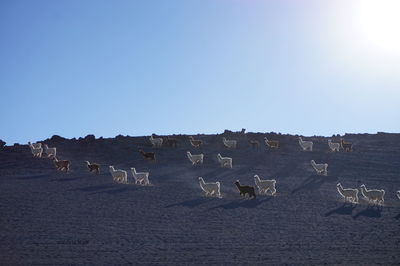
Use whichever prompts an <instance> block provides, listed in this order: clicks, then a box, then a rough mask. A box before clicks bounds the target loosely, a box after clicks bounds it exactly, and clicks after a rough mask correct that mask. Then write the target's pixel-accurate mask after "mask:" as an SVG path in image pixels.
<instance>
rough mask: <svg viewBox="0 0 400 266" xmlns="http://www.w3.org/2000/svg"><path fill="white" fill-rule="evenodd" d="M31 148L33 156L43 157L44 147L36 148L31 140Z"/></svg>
mask: <svg viewBox="0 0 400 266" xmlns="http://www.w3.org/2000/svg"><path fill="white" fill-rule="evenodd" d="M29 148H31V152H32V154H33V157H39V158H40V157H42V153H43V148H42V147H40V148H35V147H34V146H33V145H32V143H30V142H29Z"/></svg>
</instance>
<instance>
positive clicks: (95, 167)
mask: <svg viewBox="0 0 400 266" xmlns="http://www.w3.org/2000/svg"><path fill="white" fill-rule="evenodd" d="M85 163H86V165H87V168H88V169H89V172H93V171H96V174H97V175H98V174H100V165H99V164H97V163H90V162H89V161H85Z"/></svg>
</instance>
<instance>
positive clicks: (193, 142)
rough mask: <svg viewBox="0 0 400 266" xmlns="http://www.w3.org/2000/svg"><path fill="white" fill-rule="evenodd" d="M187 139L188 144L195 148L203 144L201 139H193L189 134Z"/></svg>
mask: <svg viewBox="0 0 400 266" xmlns="http://www.w3.org/2000/svg"><path fill="white" fill-rule="evenodd" d="M189 141H190V144H191V145H192V146H193V147H195V148H198V147H200V146H201V145H203V141H201V140H199V139H194V138H193V137H192V136H189Z"/></svg>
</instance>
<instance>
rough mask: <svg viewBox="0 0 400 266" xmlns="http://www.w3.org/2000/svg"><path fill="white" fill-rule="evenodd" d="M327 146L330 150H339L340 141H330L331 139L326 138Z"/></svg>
mask: <svg viewBox="0 0 400 266" xmlns="http://www.w3.org/2000/svg"><path fill="white" fill-rule="evenodd" d="M328 146H329V148H330V149H331V151H339V148H340V143H336V142H332V140H330V139H328Z"/></svg>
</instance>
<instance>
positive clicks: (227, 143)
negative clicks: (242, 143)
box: [222, 137, 237, 149]
mask: <svg viewBox="0 0 400 266" xmlns="http://www.w3.org/2000/svg"><path fill="white" fill-rule="evenodd" d="M222 142H223V143H224V145H225V147H227V148H231V149H236V146H237V141H236V140H227V139H226V138H225V137H223V138H222Z"/></svg>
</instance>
